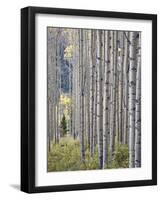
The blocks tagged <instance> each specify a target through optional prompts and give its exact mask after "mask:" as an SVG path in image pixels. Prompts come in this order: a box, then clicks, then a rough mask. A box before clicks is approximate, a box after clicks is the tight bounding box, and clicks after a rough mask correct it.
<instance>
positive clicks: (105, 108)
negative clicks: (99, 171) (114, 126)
mask: <svg viewBox="0 0 161 200" xmlns="http://www.w3.org/2000/svg"><path fill="white" fill-rule="evenodd" d="M104 44H105V48H104V64H105V72H104V76H105V78H104V87H103V89H104V90H103V168H104V169H105V168H106V167H107V158H108V157H107V156H108V152H107V150H108V146H107V137H108V131H109V130H108V129H109V124H108V113H109V103H108V96H109V94H108V93H109V92H108V89H109V63H108V59H109V56H108V55H107V52H108V31H106V32H105V37H104Z"/></svg>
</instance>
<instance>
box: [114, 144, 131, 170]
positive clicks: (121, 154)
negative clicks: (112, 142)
mask: <svg viewBox="0 0 161 200" xmlns="http://www.w3.org/2000/svg"><path fill="white" fill-rule="evenodd" d="M128 167H129V151H128V145H123V144H122V145H121V144H119V145H117V146H116V150H115V151H114V156H113V162H112V168H128Z"/></svg>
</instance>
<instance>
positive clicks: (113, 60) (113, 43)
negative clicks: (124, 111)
mask: <svg viewBox="0 0 161 200" xmlns="http://www.w3.org/2000/svg"><path fill="white" fill-rule="evenodd" d="M117 34H118V33H117V31H110V47H111V48H110V67H111V77H110V85H111V99H110V104H111V108H110V155H109V163H110V165H112V159H113V153H114V148H115V134H116V133H115V131H116V66H117Z"/></svg>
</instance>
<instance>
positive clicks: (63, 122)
mask: <svg viewBox="0 0 161 200" xmlns="http://www.w3.org/2000/svg"><path fill="white" fill-rule="evenodd" d="M60 127H61V129H62V135H63V136H65V135H66V134H67V121H66V118H65V115H64V114H63V117H62V120H61V123H60Z"/></svg>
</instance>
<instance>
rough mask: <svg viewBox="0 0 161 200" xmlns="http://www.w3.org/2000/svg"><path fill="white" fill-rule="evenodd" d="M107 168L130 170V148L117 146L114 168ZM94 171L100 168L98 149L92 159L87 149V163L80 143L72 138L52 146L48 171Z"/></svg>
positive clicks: (67, 137) (63, 139)
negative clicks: (82, 155) (81, 154)
mask: <svg viewBox="0 0 161 200" xmlns="http://www.w3.org/2000/svg"><path fill="white" fill-rule="evenodd" d="M107 168H110V169H111V168H128V146H127V145H116V151H115V152H114V156H113V163H112V166H111V167H110V166H108V165H107ZM92 169H93V170H94V169H99V166H98V147H97V146H96V149H95V153H94V155H93V157H91V155H90V152H89V148H87V147H86V149H85V161H84V162H81V157H80V143H79V140H77V139H76V140H74V139H73V138H72V137H71V136H68V135H66V136H65V137H62V138H61V139H60V142H59V144H52V147H51V151H50V152H48V171H49V172H51V171H75V170H92Z"/></svg>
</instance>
